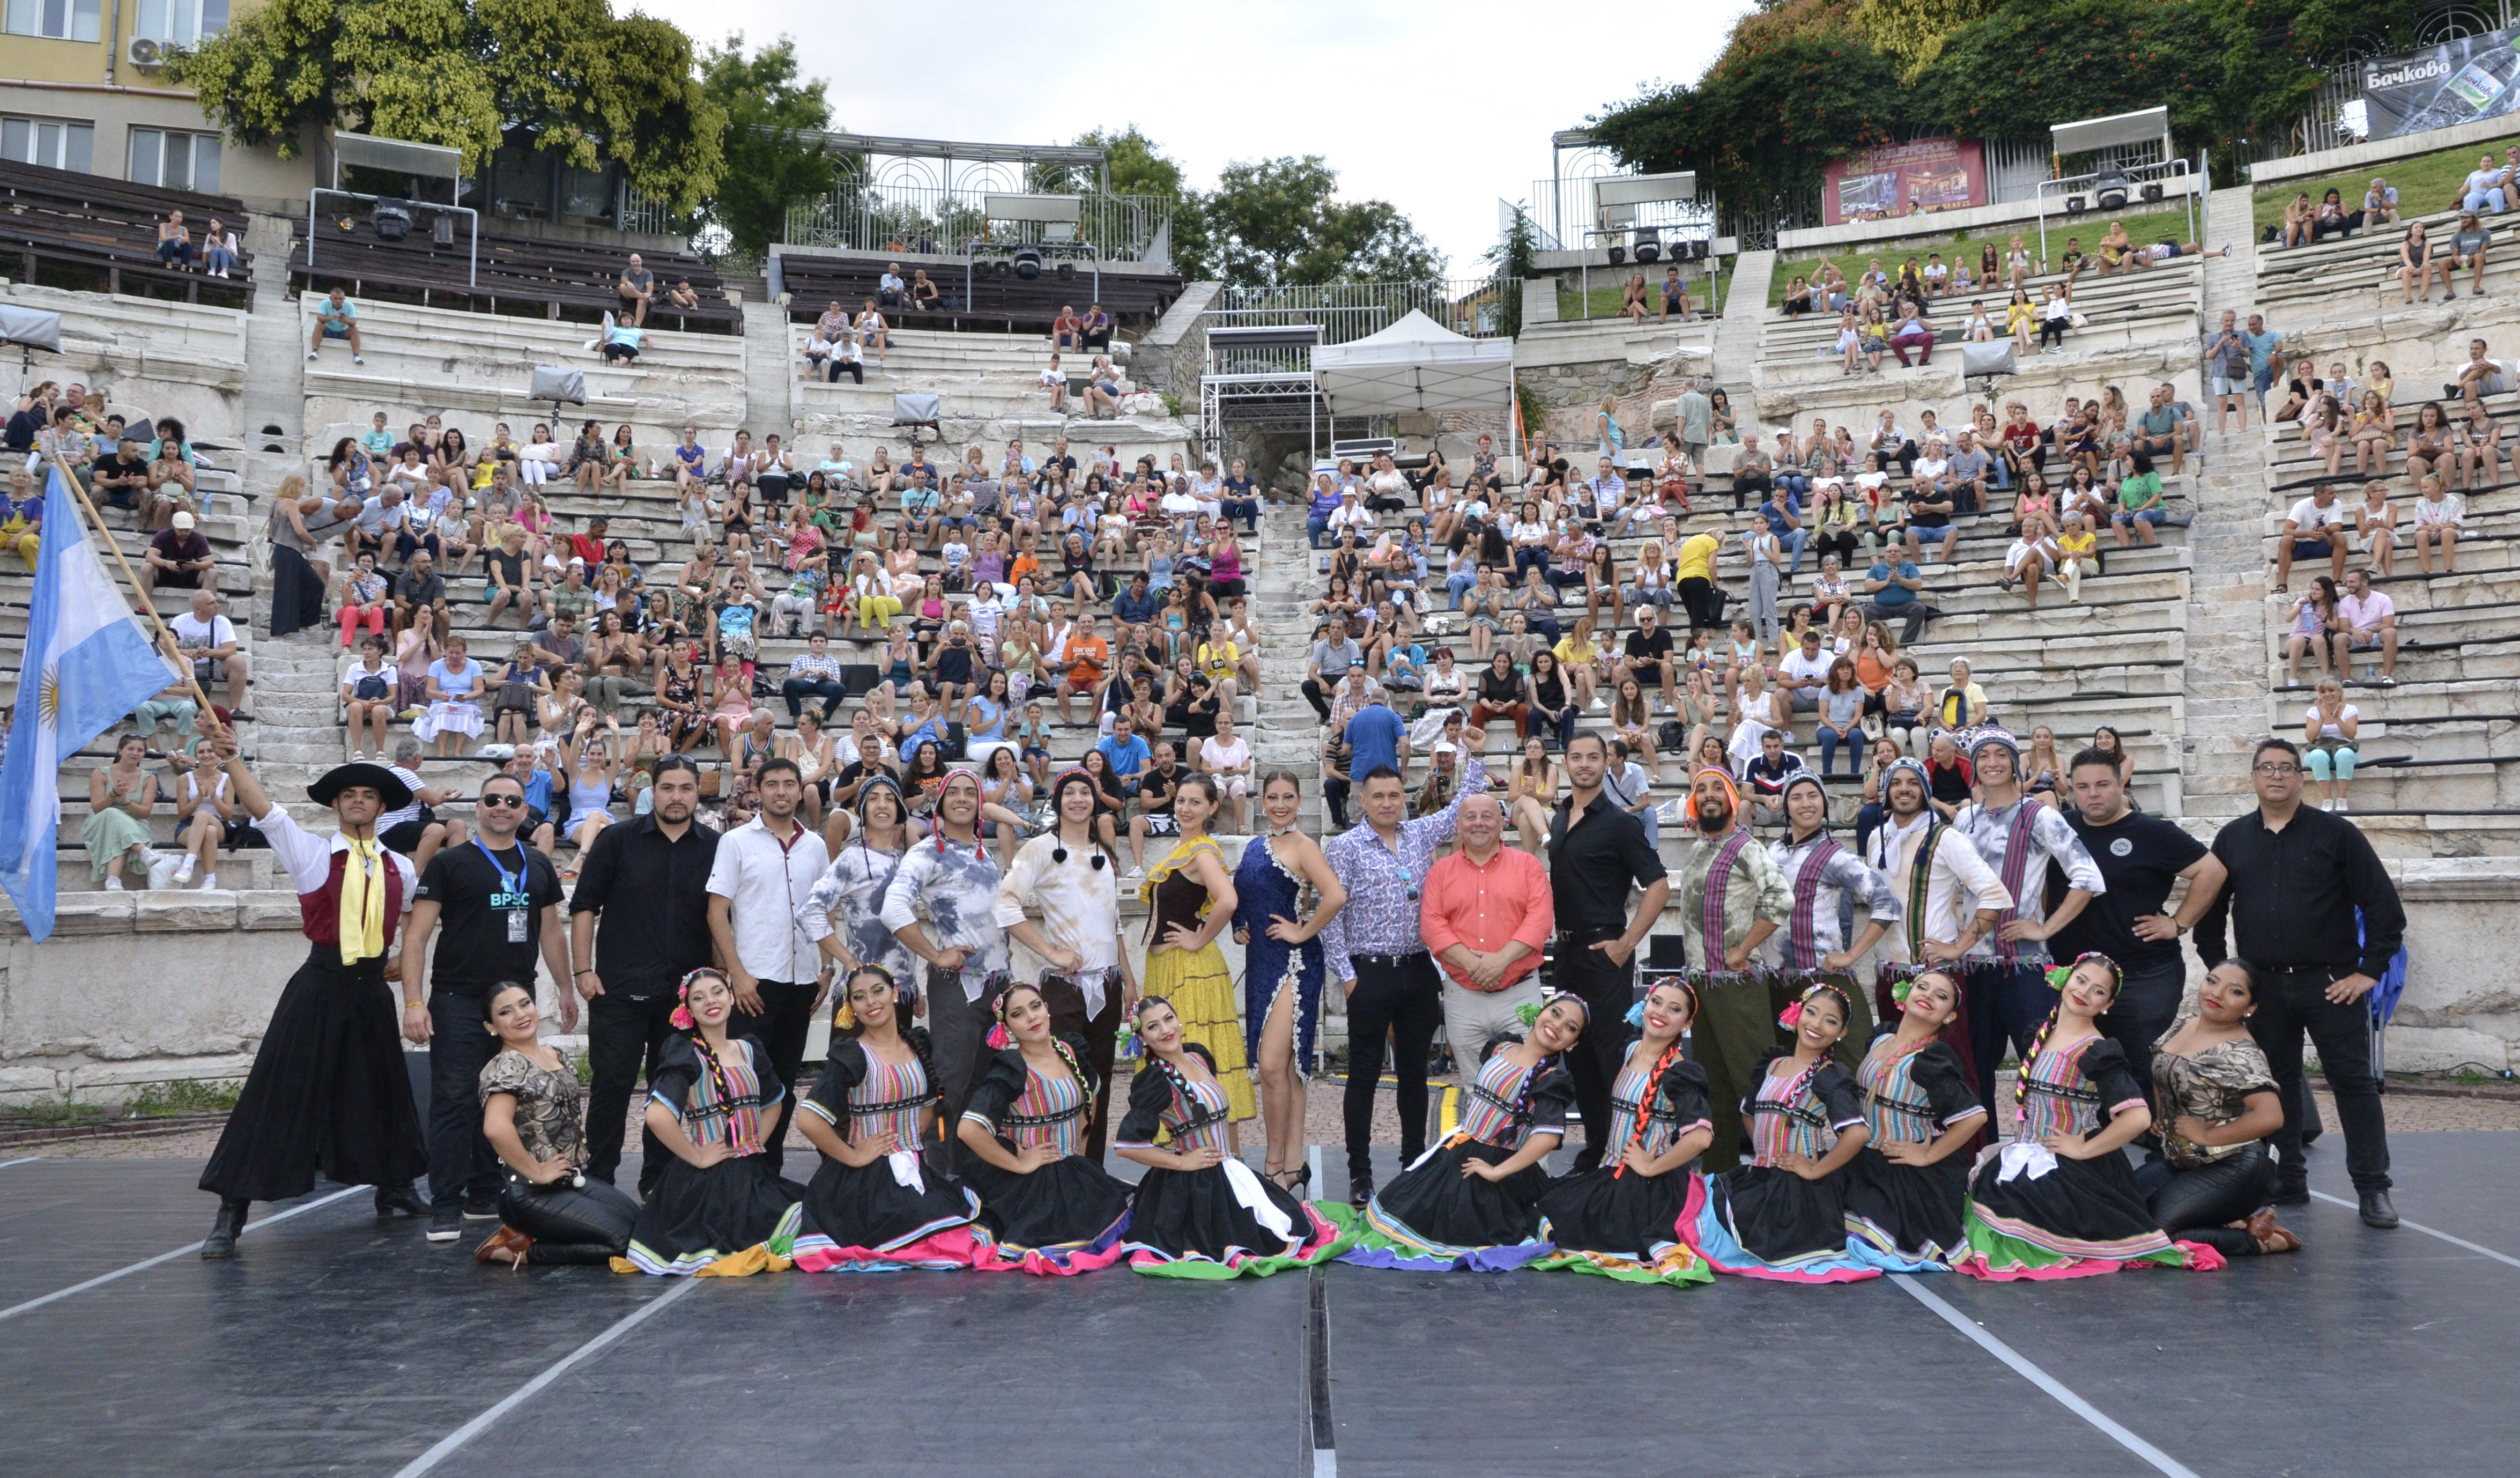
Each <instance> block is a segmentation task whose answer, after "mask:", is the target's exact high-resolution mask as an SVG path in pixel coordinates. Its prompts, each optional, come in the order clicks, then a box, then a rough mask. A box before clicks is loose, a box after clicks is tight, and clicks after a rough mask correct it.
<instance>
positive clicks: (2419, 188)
mask: <svg viewBox="0 0 2520 1478" xmlns="http://www.w3.org/2000/svg"><path fill="white" fill-rule="evenodd" d="M2512 144H2520V134H2515V135H2513V136H2512V137H2510V138H2507V139H2497V140H2495V141H2494V142H2493V143H2492V144H2490V145H2488V144H2470V145H2467V146H2465V147H2463V148H2458V149H2443V150H2438V151H2436V152H2434V153H2432V154H2419V155H2416V156H2415V157H2412V158H2407V159H2395V160H2392V161H2390V162H2388V163H2385V164H2373V165H2370V166H2368V167H2367V168H2363V169H2358V170H2355V171H2353V172H2351V173H2347V174H2332V175H2329V176H2327V177H2326V178H2324V179H2315V180H2285V181H2283V182H2282V183H2280V184H2274V185H2268V186H2265V187H2263V188H2261V189H2260V190H2259V191H2258V192H2257V195H2256V197H2255V198H2254V199H2253V200H2251V202H2249V203H2250V209H2251V212H2252V214H2253V215H2254V216H2255V217H2256V220H2257V224H2258V234H2259V235H2260V236H2264V235H2266V228H2267V227H2269V226H2273V225H2276V224H2279V223H2280V222H2281V221H2282V220H2283V213H2284V203H2285V202H2287V201H2290V200H2291V199H2292V198H2293V197H2294V196H2295V195H2297V194H2299V193H2300V192H2302V191H2305V190H2307V191H2309V192H2310V199H2311V202H2312V203H2313V204H2316V203H2318V201H2319V200H2320V199H2321V198H2322V197H2324V196H2325V195H2326V194H2327V192H2328V191H2329V190H2331V189H2332V190H2334V191H2335V192H2336V193H2337V194H2338V195H2339V196H2341V197H2343V198H2344V201H2345V208H2346V209H2348V210H2360V209H2362V208H2363V192H2364V191H2366V190H2368V189H2370V188H2371V177H2372V176H2373V175H2378V176H2379V177H2380V178H2382V179H2384V180H2387V181H2388V182H2389V183H2390V184H2391V185H2394V186H2396V187H2397V191H2398V208H2399V209H2400V210H2402V211H2404V212H2405V213H2407V214H2408V215H2430V214H2432V213H2434V212H2435V211H2439V210H2455V209H2456V208H2458V200H2459V197H2460V196H2461V195H2462V194H2464V193H2465V192H2466V189H2467V172H2468V171H2469V170H2471V169H2473V168H2475V167H2476V157H2477V156H2478V155H2481V154H2484V153H2485V152H2486V151H2487V150H2489V149H2491V150H2492V151H2493V153H2494V157H2496V158H2500V157H2502V151H2503V149H2504V148H2505V147H2507V146H2509V145H2512ZM2129 229H2133V228H2129Z"/></svg>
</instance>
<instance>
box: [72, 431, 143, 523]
mask: <svg viewBox="0 0 2520 1478" xmlns="http://www.w3.org/2000/svg"><path fill="white" fill-rule="evenodd" d="M89 485H90V486H91V487H93V488H94V489H95V490H96V493H97V495H98V496H99V497H101V498H103V499H104V500H105V501H106V503H107V504H108V505H109V506H110V507H113V508H132V507H136V506H137V505H136V503H135V501H134V500H136V499H138V498H140V497H142V496H144V495H146V494H147V493H148V492H149V491H150V490H151V489H152V488H154V487H156V486H157V485H158V479H157V478H156V477H154V476H152V475H150V471H149V457H148V454H147V453H145V452H143V451H142V450H141V449H140V442H139V439H138V438H137V437H133V436H124V437H123V438H122V439H121V440H119V441H117V442H116V443H114V448H113V455H112V456H111V457H106V458H101V459H99V460H98V462H97V464H96V470H95V472H94V473H93V474H92V480H91V482H90V483H89Z"/></svg>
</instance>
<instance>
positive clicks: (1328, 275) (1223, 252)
mask: <svg viewBox="0 0 2520 1478" xmlns="http://www.w3.org/2000/svg"><path fill="white" fill-rule="evenodd" d="M1337 191H1338V173H1337V171H1335V170H1333V169H1331V168H1330V167H1329V165H1328V163H1326V162H1324V161H1323V159H1322V157H1320V156H1319V155H1307V156H1305V157H1302V158H1294V157H1282V158H1275V159H1260V160H1257V161H1251V162H1238V163H1233V164H1228V165H1226V166H1225V168H1224V169H1223V170H1222V171H1220V172H1219V174H1218V177H1217V187H1216V189H1215V191H1213V192H1212V193H1210V194H1208V195H1207V196H1206V197H1204V198H1203V200H1202V201H1201V206H1202V210H1203V213H1204V215H1205V217H1206V227H1207V232H1208V236H1209V242H1210V255H1209V258H1208V266H1209V267H1210V269H1211V270H1212V271H1213V272H1214V273H1215V274H1216V275H1217V276H1219V277H1221V278H1223V279H1224V280H1225V281H1226V282H1228V283H1231V284H1234V285H1235V286H1238V287H1283V286H1288V285H1295V284H1305V285H1312V284H1321V283H1334V282H1424V281H1429V280H1432V279H1435V278H1440V277H1442V276H1443V275H1444V257H1443V254H1442V253H1441V252H1439V251H1437V250H1436V249H1435V248H1434V246H1433V245H1432V244H1430V243H1429V242H1428V241H1427V240H1426V238H1425V237H1424V236H1422V235H1420V234H1419V233H1418V229H1417V228H1416V227H1415V226H1414V225H1412V224H1411V223H1410V220H1409V218H1408V217H1407V216H1405V215H1403V214H1401V213H1400V210H1399V208H1398V207H1397V206H1394V205H1393V204H1391V203H1390V202H1387V201H1350V202H1342V201H1339V200H1336V199H1334V197H1335V196H1336V194H1337Z"/></svg>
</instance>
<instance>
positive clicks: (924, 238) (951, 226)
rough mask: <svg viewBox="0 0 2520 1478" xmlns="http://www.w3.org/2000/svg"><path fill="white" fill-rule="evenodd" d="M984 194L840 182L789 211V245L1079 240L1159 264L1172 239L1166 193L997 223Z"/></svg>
mask: <svg viewBox="0 0 2520 1478" xmlns="http://www.w3.org/2000/svg"><path fill="white" fill-rule="evenodd" d="M982 194H983V192H980V191H976V190H973V191H967V190H962V189H958V188H952V187H942V186H932V185H931V186H922V185H880V186H878V185H869V184H861V183H856V182H852V181H846V180H844V181H842V182H841V185H840V187H839V188H838V189H836V190H834V191H832V194H831V195H830V197H829V198H827V199H824V200H820V201H807V202H798V203H796V204H793V205H790V206H788V207H787V242H788V243H789V244H790V245H794V246H836V247H841V248H844V249H847V250H853V251H928V252H943V253H946V254H949V255H953V254H959V253H961V252H962V250H963V249H964V247H965V246H967V245H968V244H970V243H971V242H973V241H986V242H1005V243H1016V242H1026V241H1032V242H1081V243H1085V244H1088V245H1091V246H1093V247H1094V248H1095V250H1097V251H1098V252H1100V253H1101V254H1102V259H1103V260H1105V261H1123V262H1135V261H1152V260H1160V259H1161V258H1162V257H1163V256H1164V255H1165V254H1166V248H1167V246H1168V245H1169V243H1170V242H1171V239H1172V218H1173V202H1172V200H1171V198H1169V197H1166V196H1152V195H1084V196H1078V197H1077V198H1076V200H1077V207H1078V215H1079V218H1078V219H1077V220H1076V221H1075V222H1073V223H1068V222H1034V221H1005V220H999V221H993V220H990V219H989V218H988V217H987V216H986V215H985V214H984V213H983V210H982V206H981V196H982Z"/></svg>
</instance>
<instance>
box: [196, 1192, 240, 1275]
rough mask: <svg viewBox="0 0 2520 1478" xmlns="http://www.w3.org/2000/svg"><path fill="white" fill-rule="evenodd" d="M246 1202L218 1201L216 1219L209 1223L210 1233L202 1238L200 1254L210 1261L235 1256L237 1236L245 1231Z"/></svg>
mask: <svg viewBox="0 0 2520 1478" xmlns="http://www.w3.org/2000/svg"><path fill="white" fill-rule="evenodd" d="M248 1204H249V1203H248V1202H246V1201H241V1200H230V1201H221V1202H219V1215H218V1220H216V1221H214V1222H212V1223H210V1234H209V1235H208V1236H205V1237H203V1238H202V1256H203V1258H204V1259H206V1260H208V1261H211V1262H216V1261H217V1260H218V1259H220V1258H223V1257H234V1256H236V1244H237V1237H238V1235H239V1234H241V1233H242V1232H244V1231H245V1214H246V1208H247V1206H248Z"/></svg>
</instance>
